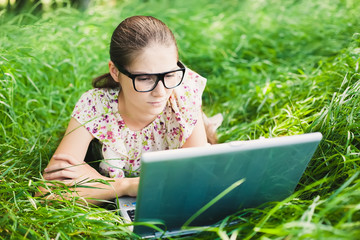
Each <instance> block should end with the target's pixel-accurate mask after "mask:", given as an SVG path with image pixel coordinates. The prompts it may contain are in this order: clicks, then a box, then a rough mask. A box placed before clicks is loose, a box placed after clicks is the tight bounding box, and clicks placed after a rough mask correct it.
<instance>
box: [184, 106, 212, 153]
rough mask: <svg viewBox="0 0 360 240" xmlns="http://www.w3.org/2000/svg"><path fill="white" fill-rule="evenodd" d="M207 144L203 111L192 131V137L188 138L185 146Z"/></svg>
mask: <svg viewBox="0 0 360 240" xmlns="http://www.w3.org/2000/svg"><path fill="white" fill-rule="evenodd" d="M206 144H207V138H206V131H205V126H204V120H203V118H202V113H201V112H200V113H199V118H198V121H197V122H196V125H195V127H194V130H193V131H192V133H191V135H190V137H189V138H188V139H187V140H186V142H185V143H184V145H183V146H182V147H183V148H187V147H200V146H205V145H206Z"/></svg>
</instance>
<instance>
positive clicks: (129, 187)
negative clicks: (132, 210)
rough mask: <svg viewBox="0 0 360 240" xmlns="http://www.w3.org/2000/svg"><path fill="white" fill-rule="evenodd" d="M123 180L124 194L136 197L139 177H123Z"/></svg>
mask: <svg viewBox="0 0 360 240" xmlns="http://www.w3.org/2000/svg"><path fill="white" fill-rule="evenodd" d="M123 181H126V188H125V195H127V196H130V197H136V196H137V193H138V188H139V181H140V178H139V177H135V178H123Z"/></svg>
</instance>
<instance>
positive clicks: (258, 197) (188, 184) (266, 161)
mask: <svg viewBox="0 0 360 240" xmlns="http://www.w3.org/2000/svg"><path fill="white" fill-rule="evenodd" d="M321 138H322V135H321V134H320V133H309V134H303V135H295V136H289V137H277V138H269V139H261V140H251V141H238V142H231V143H223V144H217V145H211V146H206V147H197V148H186V149H176V150H167V151H159V152H149V153H144V154H143V156H142V165H141V174H140V184H139V191H138V193H139V194H138V197H137V203H136V205H137V206H136V215H135V222H161V223H163V224H164V225H166V229H167V230H170V231H172V230H178V229H180V228H181V227H182V226H183V225H184V223H185V222H187V221H188V220H189V219H190V218H191V217H192V216H193V215H194V214H195V213H196V212H197V211H199V210H200V209H201V208H202V207H204V206H205V205H206V204H208V203H209V202H210V201H212V200H213V199H214V198H215V197H216V196H218V195H219V194H221V193H222V192H224V190H226V189H229V187H231V186H232V185H233V184H234V183H235V182H239V181H240V180H243V182H242V183H241V184H240V185H239V186H237V187H233V188H234V189H232V190H231V191H230V192H228V193H227V194H226V195H225V196H223V197H222V198H221V199H220V200H218V201H217V202H215V204H213V205H212V206H211V207H209V208H208V209H207V210H206V211H204V212H203V213H201V214H200V215H199V216H198V217H196V218H195V219H194V220H193V221H192V222H191V223H190V224H189V225H190V226H204V225H211V224H214V223H216V222H218V221H219V220H221V219H223V218H225V217H226V216H228V215H231V214H234V213H236V212H237V211H239V210H241V209H243V208H249V207H256V206H259V205H260V204H262V203H265V202H269V201H280V200H283V199H284V198H286V197H288V196H289V195H291V194H292V192H293V191H294V189H295V187H296V185H297V184H298V182H299V180H300V177H301V176H302V174H303V172H304V171H305V168H306V166H307V164H308V162H309V161H310V159H311V157H312V155H313V154H314V152H315V150H316V148H317V146H318V144H319V142H320V140H321ZM239 183H240V182H239ZM153 231H154V230H153V229H151V228H148V227H144V226H137V225H135V226H134V232H135V233H137V234H139V235H147V234H151V233H152V232H153Z"/></svg>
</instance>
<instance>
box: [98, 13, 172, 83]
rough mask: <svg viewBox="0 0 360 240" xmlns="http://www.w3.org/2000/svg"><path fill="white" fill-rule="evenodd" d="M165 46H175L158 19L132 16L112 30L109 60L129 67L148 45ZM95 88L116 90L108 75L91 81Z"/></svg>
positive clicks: (169, 31)
mask: <svg viewBox="0 0 360 240" xmlns="http://www.w3.org/2000/svg"><path fill="white" fill-rule="evenodd" d="M153 43H157V44H162V45H165V46H171V45H175V47H176V49H177V45H176V40H175V37H174V34H173V33H172V32H171V30H170V29H169V28H168V27H167V26H166V25H165V23H163V22H162V21H160V20H159V19H156V18H154V17H151V16H133V17H129V18H126V19H125V20H124V21H122V22H121V23H120V24H119V25H118V26H117V28H116V29H115V30H114V32H113V34H112V37H111V42H110V59H111V61H112V62H113V63H114V64H115V65H116V66H122V67H126V66H129V65H130V64H131V63H132V61H133V60H134V58H135V57H136V56H137V55H138V54H139V53H140V52H141V51H142V50H143V49H144V48H145V47H147V46H149V45H150V44H153ZM92 85H93V87H95V88H116V87H119V83H118V82H116V81H115V80H114V79H113V78H112V77H111V75H110V73H106V74H103V75H101V76H99V77H97V78H95V79H94V80H93V83H92Z"/></svg>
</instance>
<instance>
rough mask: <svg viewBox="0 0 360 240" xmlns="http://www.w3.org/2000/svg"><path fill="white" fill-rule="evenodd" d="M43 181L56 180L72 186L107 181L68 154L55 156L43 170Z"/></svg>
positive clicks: (88, 166)
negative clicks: (92, 181) (93, 181)
mask: <svg viewBox="0 0 360 240" xmlns="http://www.w3.org/2000/svg"><path fill="white" fill-rule="evenodd" d="M43 176H44V178H45V180H58V181H61V182H63V183H65V184H66V185H74V184H76V183H78V184H79V183H82V182H87V181H91V180H94V179H103V180H105V179H107V178H106V177H105V176H103V175H101V174H99V173H98V172H97V171H96V170H95V169H94V168H92V167H91V166H90V165H88V164H87V163H85V162H84V161H79V160H77V159H75V158H74V157H72V156H71V155H68V154H56V155H54V156H53V162H52V164H50V165H49V166H48V167H47V168H45V170H44V175H43Z"/></svg>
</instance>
